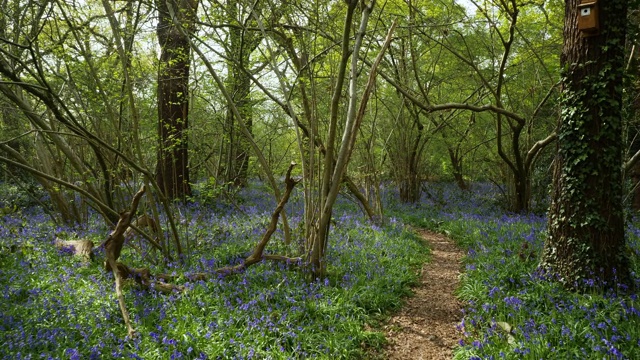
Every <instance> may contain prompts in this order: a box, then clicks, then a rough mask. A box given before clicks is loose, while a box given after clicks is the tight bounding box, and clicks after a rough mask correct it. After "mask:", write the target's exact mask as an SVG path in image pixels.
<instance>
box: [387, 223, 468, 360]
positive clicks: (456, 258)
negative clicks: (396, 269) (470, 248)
mask: <svg viewBox="0 0 640 360" xmlns="http://www.w3.org/2000/svg"><path fill="white" fill-rule="evenodd" d="M420 235H422V237H423V238H424V240H425V241H427V242H428V243H429V246H430V247H431V249H432V254H431V256H432V258H431V262H429V263H428V264H425V265H424V267H423V268H422V279H421V281H420V284H418V285H417V286H416V287H415V288H414V289H413V290H414V292H415V296H413V297H411V298H409V299H408V300H407V303H406V304H405V305H404V307H403V308H402V309H401V310H400V311H399V312H398V313H397V314H395V315H394V316H393V317H392V318H391V320H390V321H389V324H388V325H386V326H385V327H384V329H385V331H386V334H387V339H388V340H389V345H387V349H386V354H385V358H386V359H391V360H400V359H402V360H407V359H412V360H421V359H422V360H438V359H451V358H452V356H453V348H455V346H456V345H457V342H458V339H459V338H460V334H459V332H458V331H457V330H456V325H457V324H458V323H459V322H460V320H461V317H462V312H461V306H460V302H459V301H458V300H457V299H456V298H455V296H454V295H453V294H454V291H455V290H456V289H457V287H458V276H459V275H460V268H461V263H460V260H461V259H462V256H463V253H462V251H461V250H460V249H458V248H457V247H456V246H455V245H454V243H453V240H451V239H448V238H447V237H445V236H444V235H441V234H435V233H432V232H428V231H420Z"/></svg>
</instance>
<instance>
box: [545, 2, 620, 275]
mask: <svg viewBox="0 0 640 360" xmlns="http://www.w3.org/2000/svg"><path fill="white" fill-rule="evenodd" d="M578 4H579V0H567V1H566V14H565V30H564V38H565V43H564V48H563V53H562V58H561V61H562V67H563V69H566V70H565V72H564V74H563V89H562V109H563V111H562V117H561V119H560V124H559V130H558V143H557V149H558V153H557V158H556V164H555V165H556V166H555V169H554V176H553V177H554V179H553V193H552V203H551V208H550V213H549V237H548V238H547V241H546V244H545V249H544V252H543V258H542V266H543V267H545V268H546V269H548V270H550V271H551V272H552V273H554V274H556V275H558V277H559V279H560V280H561V281H563V282H564V283H565V284H566V285H567V286H568V287H572V288H579V287H582V286H584V283H582V281H583V280H584V279H594V278H599V279H601V280H603V281H606V283H602V284H601V285H604V286H605V287H612V286H615V284H616V282H615V281H618V282H625V281H626V280H628V276H629V268H628V261H627V258H626V256H625V252H624V250H625V239H624V218H623V207H622V195H623V186H622V172H621V169H622V113H621V109H622V107H621V104H622V75H623V71H624V44H625V27H626V19H627V1H625V0H609V1H606V2H604V1H600V2H599V3H598V4H599V11H600V19H599V20H600V26H601V28H600V33H599V34H598V35H594V36H589V37H584V34H581V33H580V31H579V30H578V16H580V15H579V9H578Z"/></svg>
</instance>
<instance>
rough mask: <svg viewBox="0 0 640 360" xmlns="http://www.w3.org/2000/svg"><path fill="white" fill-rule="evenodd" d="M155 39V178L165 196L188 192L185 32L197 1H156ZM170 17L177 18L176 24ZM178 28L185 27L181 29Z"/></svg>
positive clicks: (190, 26)
mask: <svg viewBox="0 0 640 360" xmlns="http://www.w3.org/2000/svg"><path fill="white" fill-rule="evenodd" d="M156 6H157V7H158V13H159V18H158V26H157V34H158V42H159V44H160V64H159V71H158V135H159V138H160V144H159V149H158V165H157V168H156V180H157V182H158V185H159V186H160V189H162V191H163V192H164V194H165V195H166V196H167V197H169V198H172V199H173V198H181V197H184V196H188V195H191V186H190V184H189V157H188V141H187V140H188V138H187V130H188V129H189V65H190V61H191V57H190V46H189V36H190V35H189V34H191V33H192V31H193V26H194V23H195V16H196V9H197V6H198V2H197V0H177V1H172V0H168V1H164V0H157V1H156ZM174 19H177V21H180V23H179V24H178V23H176V21H174ZM180 27H182V28H183V29H185V30H186V32H183V31H181V30H180Z"/></svg>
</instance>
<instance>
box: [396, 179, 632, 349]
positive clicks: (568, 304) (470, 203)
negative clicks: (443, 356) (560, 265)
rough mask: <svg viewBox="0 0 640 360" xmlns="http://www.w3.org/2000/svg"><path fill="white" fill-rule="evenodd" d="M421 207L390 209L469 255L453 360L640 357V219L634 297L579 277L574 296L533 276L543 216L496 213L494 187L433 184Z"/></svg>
mask: <svg viewBox="0 0 640 360" xmlns="http://www.w3.org/2000/svg"><path fill="white" fill-rule="evenodd" d="M426 190H427V191H426V194H425V196H424V198H423V200H422V201H421V202H420V204H419V205H417V206H407V205H399V204H395V205H393V206H390V207H389V208H390V209H392V210H393V211H394V212H396V213H397V214H399V215H401V216H402V218H403V219H405V221H407V222H409V223H412V224H414V225H418V226H423V227H428V228H431V229H434V230H437V231H441V232H444V233H446V234H448V235H450V236H451V237H453V238H454V239H455V240H456V241H457V243H458V244H459V245H460V246H461V247H462V248H463V249H464V250H465V251H467V256H466V258H465V264H464V265H465V267H466V269H465V273H464V276H463V277H462V284H461V287H460V289H459V292H458V296H459V298H460V299H462V300H463V301H464V302H465V303H466V306H465V309H464V318H463V321H462V323H461V324H460V325H459V330H460V334H461V340H460V342H459V343H460V347H459V348H458V349H457V350H456V355H455V359H474V360H476V359H640V326H639V324H640V300H639V299H638V295H637V289H640V278H639V277H638V274H639V270H640V269H639V265H638V262H637V258H638V255H639V251H640V229H639V228H638V227H637V226H638V224H639V222H638V221H637V220H635V219H633V218H632V216H631V212H629V213H630V216H629V218H630V219H629V221H628V225H627V243H628V246H627V251H628V252H629V253H628V255H629V256H630V257H631V263H632V271H633V274H632V277H633V279H634V281H635V284H633V285H635V289H636V291H629V290H627V285H628V284H610V285H612V286H610V287H611V288H613V289H615V290H616V291H607V292H606V293H604V294H602V293H600V292H599V291H598V290H597V289H596V286H597V284H598V280H597V279H584V280H583V283H582V284H577V285H581V287H582V288H583V289H585V291H583V292H582V293H581V294H576V293H573V292H569V291H567V290H565V289H564V288H563V287H562V286H560V285H559V284H558V282H556V281H553V279H550V278H549V276H548V275H545V274H544V273H542V272H541V271H539V270H538V269H537V268H538V265H539V260H540V259H539V257H540V253H541V251H542V247H543V243H544V239H545V236H546V228H547V220H546V216H544V215H542V216H541V215H533V214H526V215H514V214H508V213H505V212H504V211H502V210H501V207H500V204H499V201H497V199H500V193H499V192H498V191H497V190H496V188H495V187H493V186H489V185H480V184H474V185H473V187H472V192H470V193H468V192H462V191H459V190H457V189H456V188H454V187H453V186H451V185H446V184H431V185H429V186H428V187H427V188H426Z"/></svg>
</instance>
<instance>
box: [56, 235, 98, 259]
mask: <svg viewBox="0 0 640 360" xmlns="http://www.w3.org/2000/svg"><path fill="white" fill-rule="evenodd" d="M54 246H55V247H56V248H58V249H70V250H71V251H72V253H73V255H77V256H80V257H81V258H82V261H84V262H86V263H88V262H91V260H93V241H91V240H62V239H57V238H56V240H55V242H54Z"/></svg>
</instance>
